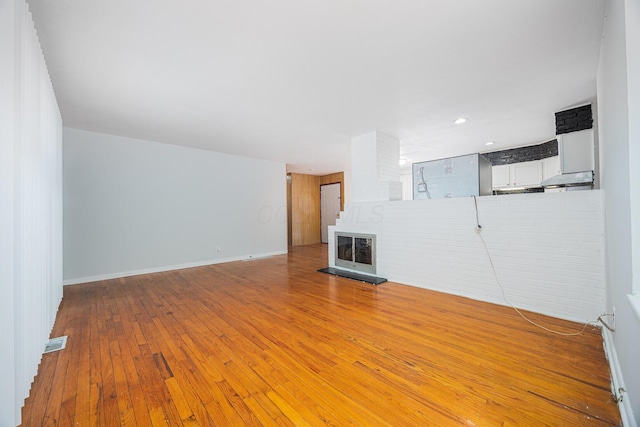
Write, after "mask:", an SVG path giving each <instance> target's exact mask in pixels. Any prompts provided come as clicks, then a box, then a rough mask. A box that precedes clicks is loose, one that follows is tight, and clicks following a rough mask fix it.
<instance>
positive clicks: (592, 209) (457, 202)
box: [329, 190, 605, 322]
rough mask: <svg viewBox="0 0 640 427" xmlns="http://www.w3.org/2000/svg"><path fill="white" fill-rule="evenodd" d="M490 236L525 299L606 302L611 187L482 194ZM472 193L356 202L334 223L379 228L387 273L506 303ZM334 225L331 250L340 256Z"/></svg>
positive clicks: (537, 304)
mask: <svg viewBox="0 0 640 427" xmlns="http://www.w3.org/2000/svg"><path fill="white" fill-rule="evenodd" d="M477 202H478V211H479V220H480V224H481V225H482V236H483V237H484V239H485V241H486V243H487V246H488V249H489V252H490V254H491V257H492V258H493V262H494V265H495V267H496V269H497V273H498V277H499V279H500V281H501V283H502V285H503V286H504V288H505V292H506V296H507V298H508V299H509V301H510V302H511V303H513V304H514V305H515V306H517V307H520V308H524V309H528V310H532V311H535V312H538V313H543V314H548V315H551V316H555V317H559V318H564V319H569V320H574V321H578V322H584V321H587V320H590V321H595V320H596V319H597V317H598V316H599V315H600V314H602V313H603V310H604V301H605V284H604V275H605V266H604V212H603V197H602V193H601V192H600V191H597V190H593V191H574V192H567V193H540V194H519V195H509V196H487V197H479V198H478V199H477ZM475 227H476V214H475V206H474V200H473V198H471V197H465V198H457V199H434V200H413V201H398V202H378V203H375V202H372V203H353V204H350V205H348V206H346V207H345V212H343V214H342V215H341V218H340V219H339V221H338V223H337V224H336V226H335V227H334V228H333V231H338V230H341V231H351V232H362V233H372V234H376V236H377V262H378V271H377V275H378V276H382V277H385V278H387V279H389V280H392V281H394V282H399V283H406V284H409V285H413V286H418V287H422V288H428V289H433V290H437V291H441V292H447V293H451V294H456V295H462V296H466V297H470V298H474V299H478V300H482V301H489V302H494V303H498V304H505V302H504V300H503V299H502V295H501V292H500V290H499V288H498V286H497V284H496V280H495V277H494V274H493V272H492V270H491V266H490V264H489V259H488V257H487V254H486V252H485V249H484V246H483V244H482V241H481V240H480V237H479V236H478V235H477V233H476V231H475ZM333 253H334V247H333V232H332V231H330V240H329V257H330V258H329V259H330V265H332V266H334V264H333V261H332V260H333V256H334V255H333Z"/></svg>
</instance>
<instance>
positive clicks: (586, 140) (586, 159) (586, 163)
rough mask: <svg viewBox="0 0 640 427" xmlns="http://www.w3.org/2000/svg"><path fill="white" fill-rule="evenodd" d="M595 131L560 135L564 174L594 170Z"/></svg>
mask: <svg viewBox="0 0 640 427" xmlns="http://www.w3.org/2000/svg"><path fill="white" fill-rule="evenodd" d="M593 147H594V141H593V129H586V130H581V131H578V132H571V133H565V134H562V135H558V151H559V153H560V162H561V167H562V172H563V173H571V172H584V171H592V170H593V169H594V165H595V160H594V156H595V153H594V148H593Z"/></svg>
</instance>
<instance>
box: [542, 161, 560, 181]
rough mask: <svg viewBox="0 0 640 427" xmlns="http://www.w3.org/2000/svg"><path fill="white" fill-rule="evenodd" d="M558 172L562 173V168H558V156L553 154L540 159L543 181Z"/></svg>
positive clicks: (558, 173)
mask: <svg viewBox="0 0 640 427" xmlns="http://www.w3.org/2000/svg"><path fill="white" fill-rule="evenodd" d="M560 174H562V169H561V168H560V156H553V157H547V158H546V159H542V180H543V181H544V180H546V179H549V178H552V177H554V176H557V175H560Z"/></svg>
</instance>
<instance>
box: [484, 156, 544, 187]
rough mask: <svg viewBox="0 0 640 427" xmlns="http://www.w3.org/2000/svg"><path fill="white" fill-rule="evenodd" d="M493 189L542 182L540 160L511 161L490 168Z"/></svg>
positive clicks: (532, 185) (526, 185) (531, 185)
mask: <svg viewBox="0 0 640 427" xmlns="http://www.w3.org/2000/svg"><path fill="white" fill-rule="evenodd" d="M491 173H492V175H493V188H494V190H498V189H505V188H520V187H539V186H540V182H542V161H541V160H535V161H533V162H522V163H513V164H510V165H500V166H494V167H492V168H491Z"/></svg>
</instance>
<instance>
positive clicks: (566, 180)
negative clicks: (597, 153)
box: [540, 171, 593, 188]
mask: <svg viewBox="0 0 640 427" xmlns="http://www.w3.org/2000/svg"><path fill="white" fill-rule="evenodd" d="M540 185H542V187H544V188H563V187H581V186H587V185H588V186H590V187H592V188H593V171H584V172H573V173H563V174H562V175H556V176H553V177H551V178H549V179H545V180H544V181H542V183H541V184H540Z"/></svg>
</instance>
